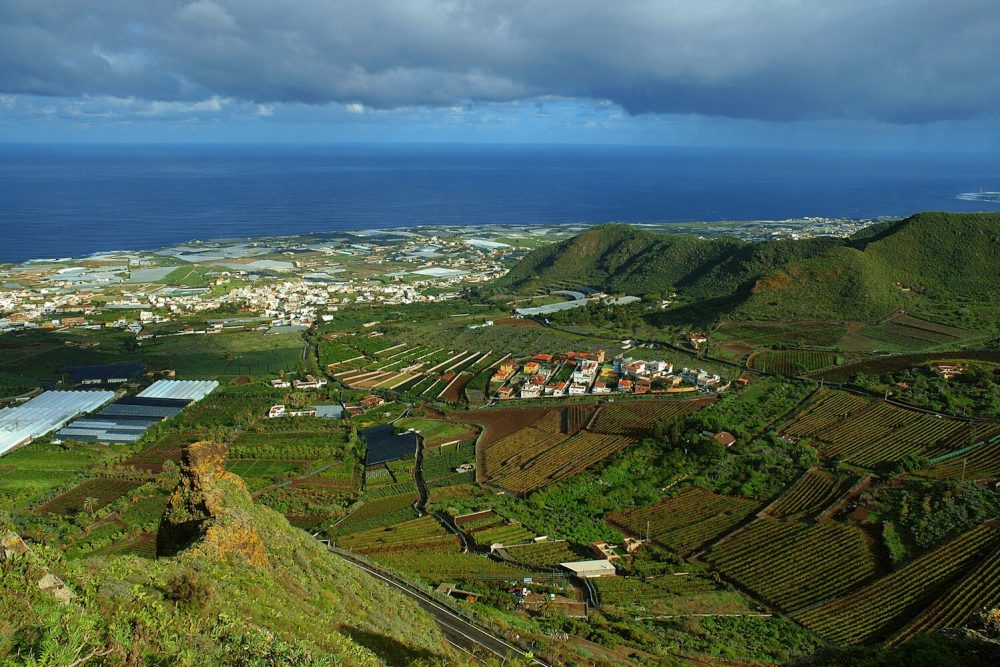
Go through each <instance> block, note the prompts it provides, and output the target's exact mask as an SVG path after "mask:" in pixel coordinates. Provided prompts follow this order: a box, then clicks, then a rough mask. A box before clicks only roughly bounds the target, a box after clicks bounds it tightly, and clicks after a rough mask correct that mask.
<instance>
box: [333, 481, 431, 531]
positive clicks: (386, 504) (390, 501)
mask: <svg viewBox="0 0 1000 667" xmlns="http://www.w3.org/2000/svg"><path fill="white" fill-rule="evenodd" d="M415 502H417V493H416V491H413V492H412V493H401V494H397V495H392V496H386V497H383V498H377V499H375V500H372V501H370V502H366V503H364V504H363V505H361V506H360V507H359V508H357V509H356V510H354V511H353V512H351V513H350V514H348V515H347V516H346V517H345V518H344V519H343V520H341V521H340V522H339V523H337V524H335V525H334V526H333V527H332V528H331V529H330V530H329V534H330V539H333V540H336V539H337V538H338V537H339V536H340V535H346V534H348V533H356V532H359V531H364V530H371V529H372V528H382V527H385V526H391V525H392V524H394V523H399V522H401V521H406V520H408V519H413V518H416V516H417V511H416V510H415V509H413V504H414V503H415Z"/></svg>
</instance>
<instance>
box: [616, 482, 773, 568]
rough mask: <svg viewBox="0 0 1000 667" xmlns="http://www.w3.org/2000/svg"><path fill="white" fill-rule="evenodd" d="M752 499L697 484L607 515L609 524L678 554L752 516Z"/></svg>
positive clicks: (718, 535)
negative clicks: (665, 496)
mask: <svg viewBox="0 0 1000 667" xmlns="http://www.w3.org/2000/svg"><path fill="white" fill-rule="evenodd" d="M759 507H760V504H759V503H758V502H756V501H751V500H746V499H743V498H736V497H732V496H720V495H718V494H715V493H712V492H711V491H708V490H706V489H703V488H701V487H697V486H689V487H687V488H685V489H683V490H681V491H680V492H678V493H677V495H675V496H673V497H671V498H666V499H664V500H661V501H660V502H658V503H655V504H653V505H648V506H646V507H641V508H637V509H632V510H624V511H621V512H612V513H610V514H608V516H607V521H608V523H609V524H611V525H613V526H615V527H617V528H620V529H622V530H624V531H626V532H628V533H631V534H632V535H638V536H640V537H646V534H647V529H648V533H649V537H650V539H652V540H654V541H655V542H658V543H659V544H662V545H663V546H665V547H667V548H668V549H671V550H673V551H676V552H678V553H687V552H690V551H694V550H695V549H697V548H698V547H700V546H702V545H704V544H706V543H709V542H711V541H712V540H714V539H716V538H718V537H720V536H722V535H723V534H724V533H726V532H728V531H729V530H731V529H732V528H734V527H735V526H737V525H739V524H740V523H742V522H744V521H746V520H747V519H749V518H750V517H752V516H753V514H754V512H756V511H757V509H758V508H759Z"/></svg>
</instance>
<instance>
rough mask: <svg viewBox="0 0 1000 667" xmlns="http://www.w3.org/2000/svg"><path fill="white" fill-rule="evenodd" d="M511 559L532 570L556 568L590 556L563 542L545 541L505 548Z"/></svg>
mask: <svg viewBox="0 0 1000 667" xmlns="http://www.w3.org/2000/svg"><path fill="white" fill-rule="evenodd" d="M505 551H506V552H507V553H508V554H509V555H510V557H511V558H513V559H514V560H516V561H517V562H519V563H524V564H525V565H528V566H530V567H532V568H558V567H559V563H567V562H570V561H575V560H583V559H585V558H589V557H590V556H589V555H588V554H586V553H583V552H582V550H581V549H577V548H575V547H574V546H573V545H572V544H571V543H569V542H567V541H565V540H546V541H544V542H534V543H531V544H521V545H515V546H512V547H507V548H506V549H505Z"/></svg>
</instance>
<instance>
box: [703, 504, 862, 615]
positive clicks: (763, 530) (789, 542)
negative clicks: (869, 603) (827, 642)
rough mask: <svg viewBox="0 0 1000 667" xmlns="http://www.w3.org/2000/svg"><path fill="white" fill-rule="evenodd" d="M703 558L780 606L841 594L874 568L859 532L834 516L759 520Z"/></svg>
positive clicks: (796, 605)
mask: <svg viewBox="0 0 1000 667" xmlns="http://www.w3.org/2000/svg"><path fill="white" fill-rule="evenodd" d="M705 559H706V560H707V561H709V562H710V563H712V564H714V565H715V566H716V567H718V568H719V570H720V571H721V572H723V573H724V574H725V575H726V576H728V577H730V578H731V579H733V580H734V581H736V582H738V583H739V584H740V585H741V586H742V587H744V588H746V589H748V590H750V591H753V593H754V594H755V595H757V596H758V597H760V598H761V599H763V600H765V601H767V602H768V603H769V604H772V605H774V606H775V607H778V608H779V609H782V610H784V611H789V610H793V609H798V608H801V607H804V606H806V605H809V604H813V603H815V602H819V601H820V600H824V599H826V598H829V597H834V596H838V595H842V594H844V593H846V592H847V591H848V590H850V589H851V588H853V587H854V586H857V585H858V584H859V583H861V582H863V581H865V580H866V579H869V578H871V577H873V576H874V575H875V572H876V566H875V555H874V554H873V553H872V550H871V548H870V547H869V546H868V543H867V542H866V540H865V535H864V533H862V531H861V530H860V529H858V528H855V527H853V526H847V525H844V524H840V523H836V522H833V521H826V522H823V523H813V524H805V523H799V522H786V521H779V520H776V519H763V520H761V521H758V522H756V523H754V524H753V525H751V526H750V527H748V528H747V529H746V530H743V531H741V532H739V533H738V534H736V535H734V536H733V537H731V538H729V539H728V540H726V541H724V542H722V543H721V544H719V545H717V546H716V547H715V548H713V549H712V550H711V551H710V552H709V553H708V555H707V556H706V557H705Z"/></svg>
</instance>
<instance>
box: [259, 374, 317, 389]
mask: <svg viewBox="0 0 1000 667" xmlns="http://www.w3.org/2000/svg"><path fill="white" fill-rule="evenodd" d="M326 384H327V379H326V378H318V377H315V376H313V375H306V376H305V377H304V378H302V379H301V380H300V379H298V378H296V379H293V380H286V379H285V378H276V379H274V380H271V386H272V387H274V388H275V389H300V390H302V391H311V390H316V389H319V388H321V387H325V386H326Z"/></svg>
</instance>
